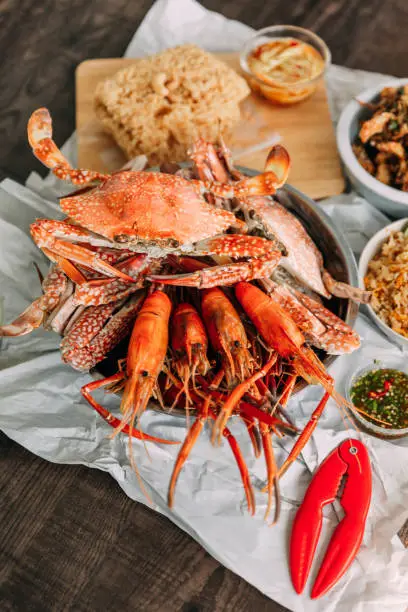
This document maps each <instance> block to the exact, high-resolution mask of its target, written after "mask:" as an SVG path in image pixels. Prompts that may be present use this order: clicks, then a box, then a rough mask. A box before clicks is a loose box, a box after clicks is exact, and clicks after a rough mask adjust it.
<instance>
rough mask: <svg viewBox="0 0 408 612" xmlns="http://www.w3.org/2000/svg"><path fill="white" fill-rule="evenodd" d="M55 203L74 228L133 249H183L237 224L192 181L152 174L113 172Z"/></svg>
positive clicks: (229, 214) (231, 215)
mask: <svg viewBox="0 0 408 612" xmlns="http://www.w3.org/2000/svg"><path fill="white" fill-rule="evenodd" d="M60 205H61V208H62V210H63V211H64V212H65V213H66V214H67V215H68V216H69V217H70V218H71V219H73V220H74V221H75V222H76V223H78V224H79V225H80V226H82V227H86V228H87V229H88V230H90V231H92V232H95V233H96V234H99V235H101V236H104V237H106V238H108V239H110V240H112V241H113V242H117V243H124V244H126V246H130V247H131V248H137V250H138V251H145V250H149V247H154V246H157V247H159V248H160V249H162V250H164V251H174V250H177V249H178V248H180V247H187V248H184V249H181V250H187V251H188V250H189V249H188V245H191V244H192V243H195V242H198V241H200V240H203V239H205V238H209V237H211V236H215V235H217V234H221V233H223V232H224V231H225V230H227V229H228V228H230V227H234V226H235V227H240V226H241V225H242V222H240V221H239V220H238V219H237V218H236V217H235V215H234V214H233V213H231V212H229V211H227V210H222V209H218V208H214V207H213V206H212V205H211V204H208V203H207V202H206V201H205V199H204V198H203V197H202V195H201V194H200V188H199V186H197V184H196V183H192V182H190V181H187V180H186V179H184V178H182V177H180V176H174V175H168V174H161V173H153V172H120V173H118V174H114V175H113V176H112V177H110V178H108V179H107V180H105V181H103V182H102V183H101V184H100V185H99V186H97V187H95V188H94V189H92V190H90V191H86V192H85V193H80V194H78V195H73V196H70V197H66V198H62V199H61V201H60Z"/></svg>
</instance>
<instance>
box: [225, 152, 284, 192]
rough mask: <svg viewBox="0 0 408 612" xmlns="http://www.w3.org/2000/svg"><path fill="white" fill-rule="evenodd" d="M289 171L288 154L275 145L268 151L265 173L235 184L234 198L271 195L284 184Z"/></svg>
mask: <svg viewBox="0 0 408 612" xmlns="http://www.w3.org/2000/svg"><path fill="white" fill-rule="evenodd" d="M289 170H290V157H289V153H288V152H287V151H286V149H285V148H284V147H282V146H281V145H276V146H274V147H273V148H272V149H271V150H270V151H269V154H268V157H267V159H266V164H265V172H263V173H262V174H258V176H253V177H251V178H248V179H243V180H242V181H238V182H237V183H235V185H234V192H235V195H236V197H242V196H262V195H273V194H274V193H275V192H276V191H277V189H279V188H280V187H282V185H284V184H285V183H286V180H287V178H288V174H289Z"/></svg>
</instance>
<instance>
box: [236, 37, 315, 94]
mask: <svg viewBox="0 0 408 612" xmlns="http://www.w3.org/2000/svg"><path fill="white" fill-rule="evenodd" d="M247 62H248V67H249V68H250V70H251V72H252V73H253V74H254V76H256V77H257V78H259V79H260V80H262V81H264V82H266V83H271V84H275V85H282V86H285V85H286V86H287V85H293V84H297V83H300V82H304V81H309V80H311V79H314V78H315V77H317V76H319V75H320V74H321V73H322V71H323V68H324V59H323V57H322V56H321V54H320V53H319V52H318V51H317V50H316V49H315V48H314V47H312V46H311V45H309V44H308V43H305V42H302V41H300V40H297V39H295V38H278V39H276V40H271V41H270V42H267V43H265V44H263V45H260V46H259V47H256V49H254V50H253V51H252V52H251V53H250V54H249V56H248V58H247Z"/></svg>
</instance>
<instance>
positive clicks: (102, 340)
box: [60, 293, 144, 371]
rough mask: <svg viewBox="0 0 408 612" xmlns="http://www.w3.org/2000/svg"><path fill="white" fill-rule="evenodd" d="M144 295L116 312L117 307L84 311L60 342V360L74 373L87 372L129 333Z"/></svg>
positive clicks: (111, 306) (110, 305)
mask: <svg viewBox="0 0 408 612" xmlns="http://www.w3.org/2000/svg"><path fill="white" fill-rule="evenodd" d="M143 297H144V294H143V293H141V294H140V295H136V296H133V297H132V298H131V299H130V300H129V302H128V303H127V304H125V305H124V306H122V308H121V309H120V310H119V311H118V312H116V313H115V314H113V313H114V311H115V309H117V304H107V305H101V306H91V307H88V308H86V309H85V310H84V312H83V313H82V314H81V315H80V316H79V317H78V319H77V320H76V321H75V323H74V324H73V325H72V327H71V329H70V331H69V333H68V334H67V335H66V336H65V337H64V338H63V340H62V342H61V347H60V348H61V356H62V360H63V361H64V362H65V363H69V364H70V365H71V366H72V367H73V368H75V369H76V370H85V371H86V370H90V369H91V368H92V367H93V366H94V365H96V364H97V363H98V362H99V361H102V359H104V358H105V357H106V355H107V353H108V352H109V351H110V350H111V349H112V348H113V347H115V346H116V345H117V344H118V343H119V342H120V340H122V338H124V337H125V336H126V335H127V334H128V333H129V331H130V329H131V325H132V323H133V321H134V319H135V317H136V315H137V313H138V310H139V308H140V305H141V301H142V299H143Z"/></svg>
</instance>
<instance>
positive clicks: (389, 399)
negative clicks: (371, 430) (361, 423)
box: [350, 368, 408, 429]
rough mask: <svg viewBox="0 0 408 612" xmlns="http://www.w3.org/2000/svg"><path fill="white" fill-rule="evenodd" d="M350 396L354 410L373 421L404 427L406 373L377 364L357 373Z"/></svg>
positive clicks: (407, 403)
mask: <svg viewBox="0 0 408 612" xmlns="http://www.w3.org/2000/svg"><path fill="white" fill-rule="evenodd" d="M350 396H351V399H352V402H353V404H354V407H355V408H356V410H357V412H358V413H359V414H361V415H362V416H363V417H366V418H367V419H368V420H370V421H371V422H372V423H373V424H374V425H377V426H379V427H384V428H387V427H390V428H393V429H403V428H405V427H408V375H407V374H404V372H400V371H399V370H393V369H391V368H384V369H382V368H378V369H376V370H371V372H368V373H367V374H364V375H363V376H361V377H360V378H359V379H358V380H357V381H356V382H355V383H354V385H353V386H352V388H351V391H350Z"/></svg>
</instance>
